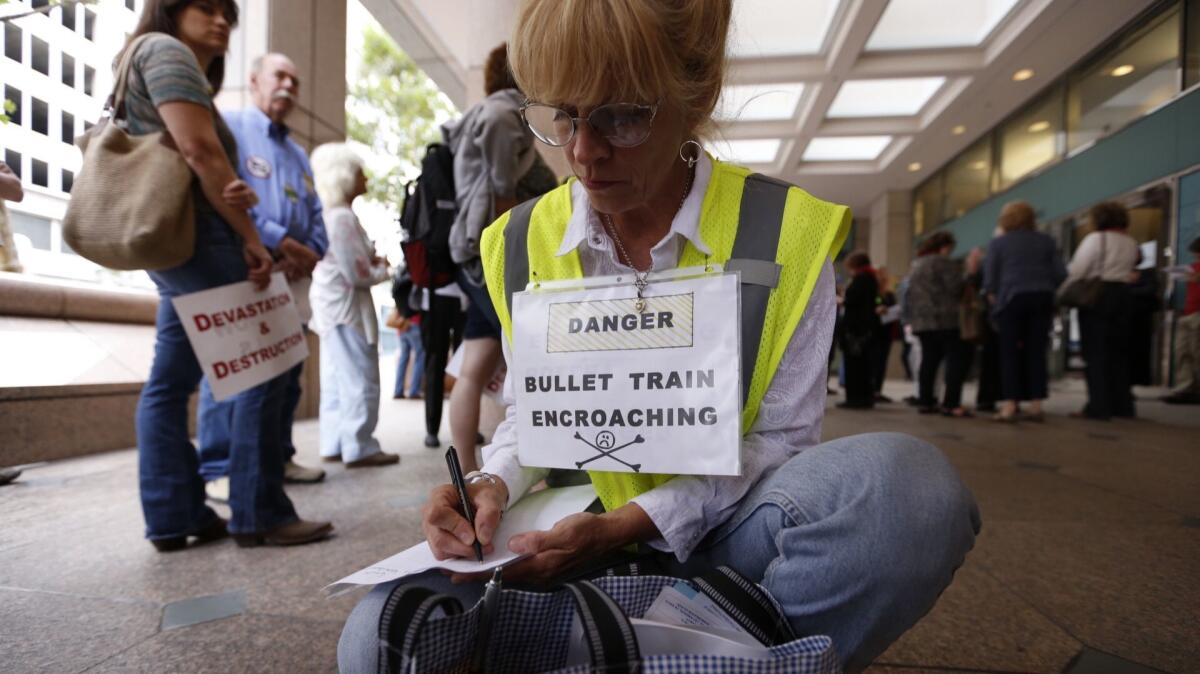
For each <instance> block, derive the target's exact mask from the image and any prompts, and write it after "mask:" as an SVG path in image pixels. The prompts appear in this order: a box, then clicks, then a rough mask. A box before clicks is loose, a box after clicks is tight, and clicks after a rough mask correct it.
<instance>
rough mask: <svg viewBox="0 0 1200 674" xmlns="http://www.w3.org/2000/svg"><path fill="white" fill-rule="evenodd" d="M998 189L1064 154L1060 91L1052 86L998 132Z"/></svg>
mask: <svg viewBox="0 0 1200 674" xmlns="http://www.w3.org/2000/svg"><path fill="white" fill-rule="evenodd" d="M999 134H1000V135H999V139H1000V171H999V176H998V179H997V180H998V187H999V189H1002V190H1003V189H1008V188H1009V187H1010V186H1011V185H1012V184H1013V183H1015V182H1017V181H1018V180H1020V179H1021V178H1024V177H1025V176H1027V175H1029V174H1030V173H1031V172H1033V171H1035V170H1037V169H1038V168H1040V167H1042V166H1045V165H1046V164H1048V163H1050V162H1052V161H1054V160H1055V159H1057V158H1058V157H1059V156H1061V155H1062V153H1063V145H1064V143H1065V139H1064V131H1063V89H1062V85H1055V86H1054V88H1052V89H1051V90H1050V91H1047V92H1046V93H1044V94H1042V95H1041V96H1039V97H1038V98H1035V99H1034V100H1033V101H1032V102H1030V103H1029V105H1027V106H1025V109H1023V110H1021V111H1020V112H1018V113H1017V114H1016V116H1015V117H1013V118H1011V119H1009V120H1008V121H1007V122H1005V123H1004V124H1003V125H1002V126H1001V127H1000V130H999Z"/></svg>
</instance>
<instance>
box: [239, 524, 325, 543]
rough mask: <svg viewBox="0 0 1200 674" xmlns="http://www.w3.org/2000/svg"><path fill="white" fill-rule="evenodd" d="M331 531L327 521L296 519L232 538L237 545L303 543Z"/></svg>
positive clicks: (323, 536)
mask: <svg viewBox="0 0 1200 674" xmlns="http://www.w3.org/2000/svg"><path fill="white" fill-rule="evenodd" d="M331 533H333V524H331V523H329V522H309V521H307V520H296V521H295V522H290V523H288V524H284V525H281V526H278V527H275V528H274V529H271V530H270V531H266V532H263V533H258V534H233V540H235V541H237V544H238V547H242V548H253V547H257V546H259V545H304V544H305V543H313V542H315V541H319V540H321V539H322V538H326V537H327V536H329V534H331Z"/></svg>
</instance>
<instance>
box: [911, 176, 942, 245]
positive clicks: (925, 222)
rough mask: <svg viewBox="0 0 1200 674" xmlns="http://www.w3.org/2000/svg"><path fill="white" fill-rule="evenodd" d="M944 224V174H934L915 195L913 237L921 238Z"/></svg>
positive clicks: (918, 188)
mask: <svg viewBox="0 0 1200 674" xmlns="http://www.w3.org/2000/svg"><path fill="white" fill-rule="evenodd" d="M940 224H942V173H941V171H939V172H937V173H935V174H933V175H932V176H931V177H930V178H929V179H928V180H926V181H925V182H924V183H922V184H921V185H920V186H919V187H917V191H916V193H915V194H914V195H913V235H914V236H920V235H922V234H924V233H925V232H929V231H932V230H933V228H934V227H937V226H938V225H940Z"/></svg>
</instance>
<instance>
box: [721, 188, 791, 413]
mask: <svg viewBox="0 0 1200 674" xmlns="http://www.w3.org/2000/svg"><path fill="white" fill-rule="evenodd" d="M790 187H791V185H789V184H788V183H785V182H782V181H780V180H775V179H774V178H769V177H767V176H764V175H761V174H758V173H755V174H752V175H749V176H747V177H746V185H745V187H743V188H742V203H741V206H740V210H739V212H738V230H737V237H736V238H735V239H734V240H733V252H732V253H731V254H730V255H729V261H728V262H726V263H725V269H727V270H731V271H732V270H740V271H741V272H742V404H746V403H747V402H748V401H749V400H750V380H751V379H753V378H754V365H755V363H757V362H758V348H759V345H760V343H761V341H762V331H763V325H764V324H765V323H766V321H767V303H768V302H769V301H770V300H771V290H773V289H774V288H775V286H776V285H778V284H779V274H780V272H782V271H783V268H782V267H780V266H779V265H778V264H777V263H776V262H775V253H776V251H777V250H779V234H780V232H781V231H782V230H783V209H784V206H785V205H786V204H787V193H788V189H789V188H790Z"/></svg>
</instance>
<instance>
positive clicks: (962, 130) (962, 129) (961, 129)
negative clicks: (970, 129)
mask: <svg viewBox="0 0 1200 674" xmlns="http://www.w3.org/2000/svg"><path fill="white" fill-rule="evenodd" d="M966 132H967V127H965V126H963V125H962V124H959V125H958V126H956V127H954V128H953V129H950V133H952V134H954V135H956V136H961V135H963V134H964V133H966Z"/></svg>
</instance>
